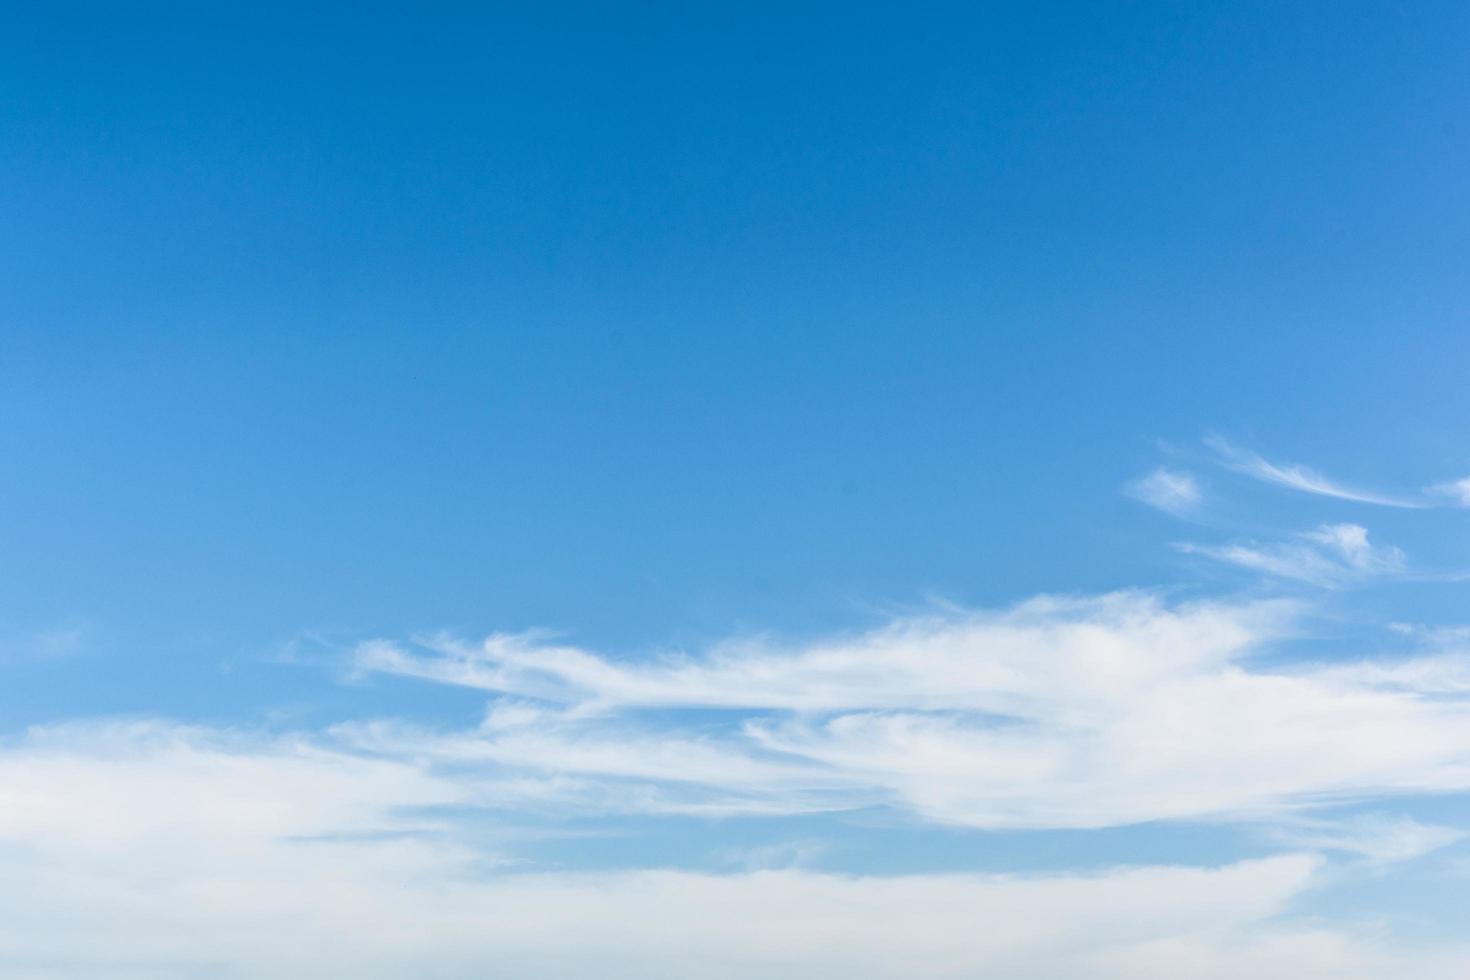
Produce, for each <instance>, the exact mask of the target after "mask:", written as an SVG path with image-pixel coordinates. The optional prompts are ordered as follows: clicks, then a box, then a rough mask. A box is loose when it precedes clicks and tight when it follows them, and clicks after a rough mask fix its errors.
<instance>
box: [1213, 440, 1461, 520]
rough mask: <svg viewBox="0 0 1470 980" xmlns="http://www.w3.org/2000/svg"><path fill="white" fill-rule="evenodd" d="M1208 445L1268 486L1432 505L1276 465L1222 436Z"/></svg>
mask: <svg viewBox="0 0 1470 980" xmlns="http://www.w3.org/2000/svg"><path fill="white" fill-rule="evenodd" d="M1205 444H1206V445H1207V446H1209V447H1210V449H1212V450H1214V452H1215V455H1216V457H1217V459H1218V460H1219V462H1220V463H1221V464H1222V465H1223V466H1226V467H1227V468H1229V469H1232V470H1234V471H1236V472H1237V473H1243V474H1245V475H1246V476H1250V477H1253V478H1255V479H1257V480H1260V481H1262V482H1264V483H1270V484H1274V485H1276V486H1280V487H1287V488H1289V489H1292V490H1299V491H1301V492H1302V493H1310V494H1316V495H1317V496H1320V497H1335V498H1337V499H1338V500H1352V501H1356V502H1357V503H1362V504H1377V505H1379V506H1383V507H1404V508H1411V509H1417V508H1424V507H1429V506H1432V504H1431V503H1430V502H1429V501H1427V500H1424V499H1421V498H1417V497H1406V496H1395V495H1392V494H1384V493H1378V492H1376V491H1370V490H1362V489H1359V488H1356V487H1349V486H1346V485H1344V484H1342V483H1339V482H1337V481H1335V480H1332V479H1329V478H1328V477H1326V476H1323V475H1322V474H1321V473H1318V472H1317V471H1316V470H1312V469H1309V468H1308V467H1305V466H1301V465H1299V464H1295V463H1292V464H1280V463H1273V462H1271V461H1270V460H1268V459H1266V458H1264V457H1262V456H1261V455H1259V454H1258V453H1255V452H1251V451H1250V450H1247V449H1242V448H1240V447H1239V446H1236V445H1234V444H1233V443H1231V442H1229V441H1227V440H1225V439H1222V438H1220V437H1218V436H1210V437H1208V438H1206V439H1205Z"/></svg>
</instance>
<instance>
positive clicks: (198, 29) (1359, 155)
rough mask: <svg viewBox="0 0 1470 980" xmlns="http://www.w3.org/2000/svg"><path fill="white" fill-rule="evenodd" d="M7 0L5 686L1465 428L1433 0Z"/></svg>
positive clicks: (497, 607) (468, 703) (1458, 176)
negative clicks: (1207, 458)
mask: <svg viewBox="0 0 1470 980" xmlns="http://www.w3.org/2000/svg"><path fill="white" fill-rule="evenodd" d="M5 21H6V23H5V24H4V29H3V30H0V596H3V597H4V601H3V606H0V627H3V631H4V635H5V636H8V637H11V638H12V639H11V640H10V641H7V642H10V643H11V644H12V645H13V646H14V647H15V648H16V650H17V651H18V652H16V653H15V654H14V655H13V656H11V658H10V659H12V660H13V661H14V663H12V665H11V666H10V668H8V670H9V673H8V677H7V686H8V687H9V688H10V690H11V695H10V696H8V697H6V698H4V699H0V721H3V722H5V723H7V724H17V723H22V722H29V721H35V720H46V719H48V718H51V717H60V716H63V715H69V714H75V713H78V712H90V711H130V712H151V711H163V712H169V713H172V714H175V715H182V716H185V717H201V718H211V717H215V716H221V717H226V718H228V717H234V716H237V715H240V714H249V713H250V712H251V711H255V710H258V707H259V705H260V704H262V703H267V702H269V703H275V704H279V703H280V702H282V700H283V699H284V700H290V698H291V697H296V696H298V695H299V692H300V690H301V689H302V687H303V686H304V685H306V684H307V681H306V679H305V678H307V677H312V676H315V675H314V674H313V673H312V668H310V667H306V668H303V667H302V666H301V665H300V664H296V665H288V666H283V665H279V664H275V663H273V660H274V659H276V658H278V657H279V656H280V653H281V650H282V649H283V647H286V648H288V649H289V650H291V651H294V652H295V655H296V656H297V657H298V658H300V659H306V660H308V661H310V660H311V659H312V657H313V656H314V653H313V651H316V650H321V651H329V650H330V649H331V648H332V645H333V644H334V643H348V642H352V641H354V640H357V639H360V638H362V637H365V636H374V635H390V636H402V635H406V634H408V633H412V632H414V631H426V630H438V629H450V630H453V631H456V632H460V633H463V634H466V635H475V634H477V633H481V632H484V631H488V630H493V629H512V630H513V629H522V628H526V627H531V626H544V627H551V628H555V629H561V630H566V631H568V632H569V634H570V635H571V636H573V637H575V638H576V639H577V640H578V641H579V642H583V643H587V644H590V645H593V646H597V647H600V648H602V649H611V650H638V649H647V648H649V647H654V648H660V647H670V646H679V645H698V644H699V643H701V642H703V641H705V640H708V639H710V638H717V637H722V636H726V635H729V634H731V633H739V632H743V631H752V630H774V631H777V632H783V631H785V632H796V633H800V632H803V631H812V630H823V629H831V628H840V627H849V626H854V625H861V624H863V623H865V622H868V621H870V620H872V619H875V618H877V617H879V616H881V615H882V614H883V613H884V612H885V611H890V610H892V609H894V608H896V607H904V606H907V605H911V604H917V603H923V602H926V601H929V600H930V599H931V598H933V597H942V598H946V599H951V600H955V601H959V602H964V603H971V604H995V603H1005V602H1009V601H1013V600H1016V599H1020V598H1023V597H1025V596H1027V595H1031V594H1033V593H1036V592H1039V591H1094V590H1102V589H1110V588H1117V587H1123V586H1132V585H1148V586H1155V585H1157V586H1172V585H1177V584H1179V583H1180V582H1181V581H1185V580H1188V579H1189V578H1190V576H1189V575H1187V574H1185V573H1184V572H1183V571H1182V570H1181V569H1182V566H1183V565H1184V564H1186V560H1185V559H1183V558H1181V556H1180V555H1179V554H1178V553H1176V552H1174V551H1172V550H1171V549H1170V548H1169V547H1168V543H1169V542H1170V541H1171V540H1175V539H1177V538H1178V537H1179V535H1180V531H1179V529H1178V528H1177V527H1175V526H1173V525H1171V524H1169V523H1168V522H1167V521H1165V520H1164V519H1163V518H1161V517H1160V516H1159V515H1157V514H1155V513H1152V512H1150V511H1147V510H1145V509H1144V508H1141V507H1139V506H1138V505H1137V504H1136V503H1134V502H1132V501H1130V500H1128V499H1126V498H1125V497H1124V496H1123V495H1121V494H1120V493H1119V487H1120V486H1121V485H1122V484H1124V483H1125V482H1126V481H1127V480H1129V479H1131V478H1133V477H1135V476H1137V475H1138V474H1139V473H1140V472H1142V471H1144V470H1146V469H1147V468H1149V467H1150V466H1152V465H1153V464H1154V462H1155V461H1156V460H1157V458H1158V457H1159V453H1160V448H1159V441H1160V440H1163V441H1164V442H1165V443H1166V444H1168V445H1170V446H1175V447H1181V446H1182V447H1190V446H1193V447H1195V448H1196V449H1197V447H1198V441H1199V438H1200V437H1201V435H1202V434H1205V433H1208V432H1221V433H1225V434H1227V435H1229V436H1231V437H1232V438H1236V439H1239V440H1242V441H1244V442H1246V443H1248V444H1250V445H1252V446H1255V447H1258V448H1260V449H1261V450H1262V451H1270V452H1273V453H1280V454H1284V455H1286V456H1287V457H1288V458H1296V457H1299V456H1302V455H1303V453H1304V451H1305V450H1306V449H1307V448H1309V449H1310V452H1311V461H1312V462H1313V463H1314V464H1317V465H1320V466H1322V467H1323V468H1325V469H1328V470H1330V471H1331V472H1333V473H1334V474H1337V475H1340V476H1341V477H1342V478H1343V479H1346V480H1352V479H1357V480H1360V481H1361V482H1364V483H1375V482H1381V481H1382V478H1383V477H1384V475H1385V474H1388V475H1390V477H1392V478H1394V479H1395V480H1397V482H1401V483H1402V485H1404V486H1420V485H1423V484H1425V483H1428V482H1431V481H1433V480H1435V479H1440V478H1445V477H1449V476H1457V475H1460V474H1462V473H1464V472H1470V445H1467V443H1466V441H1465V439H1464V433H1465V432H1466V431H1467V426H1470V385H1466V384H1465V383H1464V379H1465V378H1466V377H1467V376H1470V340H1467V337H1470V330H1467V328H1470V322H1467V320H1470V317H1467V312H1470V303H1467V299H1470V297H1467V289H1466V274H1465V270H1466V268H1467V265H1470V263H1467V259H1470V248H1467V246H1470V189H1467V188H1470V185H1467V182H1466V180H1465V174H1466V173H1470V115H1467V113H1466V111H1465V107H1466V106H1467V105H1470V59H1467V58H1466V51H1467V50H1470V9H1467V8H1466V7H1465V6H1464V5H1462V4H1454V3H1440V4H1418V5H1412V6H1407V7H1402V8H1399V9H1390V7H1389V6H1388V5H1370V4H1325V3H1323V4H1277V3H1271V4H1266V3H1260V4H1248V3H1218V4H1209V3H1201V4H1162V3H1161V4H1146V3H1127V4H1106V5H1094V4H1055V5H1041V6H1039V5H1034V4H1014V5H996V4H989V5H958V6H954V7H949V6H946V5H905V6H902V7H879V6H875V5H864V4H846V5H802V6H801V7H800V8H799V9H793V8H792V6H791V5H749V4H745V5H728V6H719V5H712V4H701V5H690V6H681V5H666V4H639V5H618V6H617V7H616V8H614V6H613V5H586V6H577V5H562V6H552V5H529V6H523V7H522V8H521V9H519V10H517V9H513V8H511V7H509V6H501V7H496V6H493V5H492V6H489V7H483V6H481V7H468V6H467V7H463V8H451V7H440V6H432V7H423V6H414V7H412V8H409V7H406V6H401V5H394V6H388V5H355V6H353V7H348V6H342V7H340V8H337V9H331V10H329V9H327V8H324V7H323V8H317V9H316V10H314V11H307V12H303V11H301V10H299V9H298V8H297V7H295V6H281V7H277V8H272V7H269V6H268V5H248V6H247V5H241V6H238V7H226V6H223V5H204V7H203V8H201V7H200V6H199V5H183V4H179V5H171V6H159V5H146V4H145V5H137V6H127V7H119V6H116V5H97V6H88V5H71V6H64V7H62V6H58V5H44V6H43V5H31V6H20V5H17V6H12V7H11V8H10V9H9V10H8V12H7V16H6V18H5ZM1218 478H1219V479H1221V480H1227V479H1229V477H1228V476H1225V475H1220V476H1219V477H1218ZM1275 506H1279V507H1281V508H1286V509H1287V510H1284V511H1282V513H1281V520H1282V524H1281V526H1296V524H1293V520H1295V517H1294V515H1292V514H1290V513H1288V512H1287V511H1289V508H1290V507H1291V506H1292V504H1291V503H1290V502H1286V503H1279V504H1277V505H1275ZM1329 506H1330V505H1329ZM1313 507H1314V508H1315V509H1314V510H1313V513H1314V514H1318V515H1320V513H1321V502H1315V503H1314V504H1313ZM1256 513H1257V516H1259V512H1256ZM1415 520H1416V518H1415V515H1412V514H1408V515H1392V514H1391V515H1386V516H1385V517H1384V518H1382V520H1381V521H1380V525H1377V526H1383V527H1384V528H1385V529H1386V530H1387V531H1389V532H1390V533H1391V535H1392V536H1393V538H1394V539H1395V540H1397V541H1399V542H1401V543H1404V544H1405V545H1406V546H1415V547H1416V554H1417V555H1422V556H1426V557H1427V558H1429V559H1430V560H1431V561H1434V560H1436V559H1442V560H1443V561H1444V562H1449V561H1451V560H1452V559H1453V557H1454V556H1455V555H1458V554H1462V553H1463V550H1464V545H1465V543H1466V541H1465V537H1464V532H1463V531H1459V532H1458V535H1459V536H1458V537H1456V536H1455V532H1453V531H1452V532H1449V533H1448V534H1447V533H1446V530H1445V525H1443V524H1436V525H1435V526H1434V527H1433V528H1432V529H1430V528H1429V527H1428V526H1427V525H1423V524H1416V523H1415ZM1297 523H1300V522H1299V521H1298V522H1297ZM1461 525H1463V522H1459V524H1456V525H1455V526H1456V527H1460V526H1461ZM1246 529H1247V530H1248V528H1246ZM1416 536H1417V537H1416ZM1415 596H1416V598H1415V599H1414V600H1413V601H1414V602H1417V603H1419V604H1420V606H1421V607H1422V612H1423V616H1424V618H1425V619H1428V620H1433V619H1434V618H1436V617H1437V616H1443V617H1450V616H1451V614H1452V612H1453V609H1454V608H1458V606H1459V605H1460V603H1459V600H1458V592H1451V591H1449V590H1448V587H1443V588H1438V589H1437V590H1436V588H1430V589H1428V590H1420V591H1417V592H1416V593H1415ZM1425 596H1427V597H1428V598H1425ZM1365 601H1372V600H1365ZM70 628H75V629H76V630H77V631H78V634H79V636H80V637H81V639H80V640H79V644H80V650H79V652H78V654H77V656H75V657H73V658H68V659H65V660H62V661H56V660H47V659H46V658H43V657H35V656H29V655H25V653H24V650H22V649H21V648H23V647H25V646H26V644H27V643H30V642H31V641H30V640H27V639H26V638H27V637H33V636H34V635H35V634H37V633H38V632H46V631H54V630H59V629H70ZM324 657H325V654H324ZM325 659H330V658H329V657H325ZM318 688H319V690H318ZM299 696H302V697H305V695H299ZM342 696H344V695H342V694H341V692H340V690H339V689H338V688H337V687H336V686H335V685H332V684H330V683H322V684H319V685H316V687H315V688H313V693H312V694H311V695H310V698H316V699H318V701H317V702H314V703H317V704H319V705H320V704H326V703H329V702H330V701H331V699H333V698H339V697H342ZM350 696H351V697H352V698H353V699H354V703H355V704H362V703H364V702H363V699H368V702H367V703H369V704H371V703H372V702H371V698H373V697H387V695H386V694H385V693H384V692H382V691H377V693H376V694H375V693H374V692H372V691H367V692H364V691H361V690H357V691H352V692H351V694H350ZM394 696H395V697H399V696H406V697H411V696H412V695H411V694H408V695H405V694H403V692H398V694H395V695H394ZM454 697H455V695H452V694H446V693H444V692H442V691H439V692H435V694H434V698H435V704H437V705H444V704H445V703H446V702H452V701H453V698H454ZM308 700H309V699H308ZM478 703H479V702H478V700H476V699H472V698H465V699H464V702H463V708H464V710H465V711H466V712H470V713H473V712H474V711H475V710H478V708H477V705H478ZM323 710H325V709H323Z"/></svg>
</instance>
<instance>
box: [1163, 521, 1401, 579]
mask: <svg viewBox="0 0 1470 980" xmlns="http://www.w3.org/2000/svg"><path fill="white" fill-rule="evenodd" d="M1176 547H1177V548H1178V549H1179V550H1181V551H1184V552H1186V553H1188V554H1195V555H1204V556H1206V557H1208V558H1214V559H1215V560H1217V561H1223V562H1226V563H1228V564H1231V565H1239V566H1240V567H1242V568H1248V569H1251V570H1252V571H1257V572H1263V573H1265V574H1267V575H1271V576H1274V577H1276V578H1286V579H1292V580H1294V581H1299V582H1307V583H1310V584H1312V585H1318V586H1322V587H1324V588H1338V587H1342V586H1345V585H1350V584H1353V583H1355V582H1362V581H1365V580H1367V579H1369V578H1372V577H1374V576H1380V575H1395V574H1398V573H1400V572H1402V571H1404V568H1405V560H1404V553H1403V552H1402V551H1400V550H1399V549H1398V548H1395V547H1393V546H1392V545H1388V546H1377V545H1373V544H1371V543H1370V542H1369V541H1368V531H1367V529H1366V528H1364V527H1362V526H1360V525H1358V524H1324V525H1322V526H1321V527H1319V528H1317V529H1316V530H1314V531H1306V532H1303V533H1302V534H1299V535H1297V536H1296V537H1295V538H1294V539H1293V540H1291V541H1285V542H1274V543H1267V544H1261V543H1258V542H1251V543H1247V544H1240V543H1236V544H1227V545H1197V544H1180V545H1176Z"/></svg>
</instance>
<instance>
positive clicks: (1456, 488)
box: [1425, 476, 1470, 507]
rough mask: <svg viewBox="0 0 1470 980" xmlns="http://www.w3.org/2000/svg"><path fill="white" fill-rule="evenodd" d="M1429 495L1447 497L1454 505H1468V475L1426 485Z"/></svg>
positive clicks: (1469, 488)
mask: <svg viewBox="0 0 1470 980" xmlns="http://www.w3.org/2000/svg"><path fill="white" fill-rule="evenodd" d="M1425 492H1426V493H1428V494H1429V495H1430V496H1434V497H1443V498H1446V499H1448V500H1449V501H1450V502H1451V503H1452V504H1453V505H1454V506H1456V507H1470V476H1467V477H1464V478H1462V479H1459V480H1449V481H1446V482H1444V483H1436V484H1434V485H1433V486H1431V487H1426V488H1425Z"/></svg>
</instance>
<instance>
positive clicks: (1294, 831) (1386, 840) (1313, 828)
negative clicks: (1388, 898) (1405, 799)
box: [1274, 813, 1465, 864]
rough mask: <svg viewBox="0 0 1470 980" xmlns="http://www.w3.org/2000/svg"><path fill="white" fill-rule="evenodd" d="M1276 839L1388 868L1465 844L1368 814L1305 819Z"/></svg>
mask: <svg viewBox="0 0 1470 980" xmlns="http://www.w3.org/2000/svg"><path fill="white" fill-rule="evenodd" d="M1274 836H1275V838H1276V839H1277V840H1278V841H1280V842H1282V843H1284V844H1286V845H1287V846H1289V847H1292V848H1298V849H1302V850H1309V851H1342V852H1345V853H1348V854H1355V855H1358V856H1360V857H1363V858H1366V859H1367V860H1369V861H1372V862H1375V863H1379V864H1386V863H1391V862H1396V861H1410V860H1413V859H1414V858H1418V857H1423V856H1424V855H1426V854H1429V853H1432V852H1434V851H1437V850H1439V849H1441V848H1444V847H1448V846H1449V845H1451V844H1454V843H1456V842H1457V841H1460V840H1463V839H1464V838H1465V832H1464V831H1461V830H1457V829H1455V828H1453V827H1440V826H1436V825H1433V824H1425V823H1420V822H1419V821H1417V820H1414V819H1412V818H1410V817H1402V816H1393V815H1390V814H1383V813H1369V814H1362V815H1359V816H1355V817H1352V818H1350V819H1347V820H1338V821H1331V820H1312V819H1306V818H1303V819H1300V820H1296V821H1293V822H1290V823H1288V824H1285V825H1283V826H1281V827H1279V828H1277V829H1276V830H1275V833H1274Z"/></svg>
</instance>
